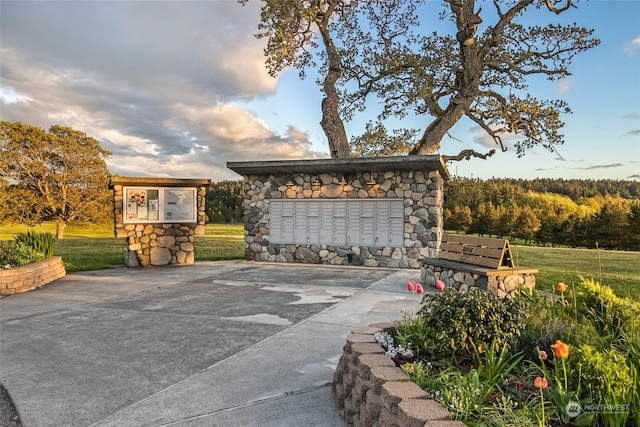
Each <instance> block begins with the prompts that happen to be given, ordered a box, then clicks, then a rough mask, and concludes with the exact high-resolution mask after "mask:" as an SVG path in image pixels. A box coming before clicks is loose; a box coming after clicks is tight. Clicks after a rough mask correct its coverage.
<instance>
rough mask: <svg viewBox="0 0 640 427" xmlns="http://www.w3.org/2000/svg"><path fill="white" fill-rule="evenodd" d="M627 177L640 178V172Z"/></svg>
mask: <svg viewBox="0 0 640 427" xmlns="http://www.w3.org/2000/svg"><path fill="white" fill-rule="evenodd" d="M627 179H640V173H637V174H635V175H631V176H628V177H627Z"/></svg>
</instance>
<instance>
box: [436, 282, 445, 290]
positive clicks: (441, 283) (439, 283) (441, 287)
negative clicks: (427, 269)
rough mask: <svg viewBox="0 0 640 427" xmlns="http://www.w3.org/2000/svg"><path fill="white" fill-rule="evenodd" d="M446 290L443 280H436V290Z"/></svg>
mask: <svg viewBox="0 0 640 427" xmlns="http://www.w3.org/2000/svg"><path fill="white" fill-rule="evenodd" d="M444 288H445V285H444V282H443V281H442V280H436V289H438V290H439V291H440V292H442V291H443V290H444Z"/></svg>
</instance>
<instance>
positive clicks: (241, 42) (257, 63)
mask: <svg viewBox="0 0 640 427" xmlns="http://www.w3.org/2000/svg"><path fill="white" fill-rule="evenodd" d="M0 19H1V22H0V24H1V25H0V31H1V33H0V36H1V38H2V45H1V51H0V55H1V56H2V64H1V68H0V76H1V86H2V87H1V90H0V102H1V103H2V104H1V105H2V118H3V120H7V121H22V122H24V123H28V124H31V125H35V126H39V127H43V128H49V127H50V126H51V125H53V124H60V125H64V126H70V127H72V128H74V129H78V130H81V131H83V132H85V133H87V134H88V135H90V136H93V137H95V138H96V139H98V140H99V141H101V144H102V145H103V146H104V148H106V149H108V150H110V151H112V152H113V158H112V159H111V160H110V161H109V168H110V170H111V171H112V172H113V173H118V174H131V175H142V176H156V175H157V176H178V177H179V176H185V177H203V178H211V179H214V180H219V179H226V178H228V177H230V176H234V175H235V174H234V173H233V172H231V171H229V170H227V169H226V161H242V160H256V159H266V158H283V159H288V158H304V157H317V156H318V154H317V153H314V152H312V151H311V150H310V148H309V147H310V143H309V138H308V132H307V131H305V130H304V129H298V128H297V127H295V126H293V125H290V126H289V128H288V129H287V130H286V131H285V132H284V133H283V134H276V133H275V132H274V131H272V130H270V129H269V127H268V126H267V125H266V124H265V123H264V122H263V121H261V120H260V119H259V118H258V117H256V115H255V113H252V112H250V111H246V110H244V109H242V108H241V107H238V106H237V105H232V103H234V102H235V103H237V102H243V101H250V100H252V99H255V98H264V97H265V96H269V95H271V94H273V93H275V90H276V86H277V80H276V79H274V78H272V77H270V76H268V74H267V72H266V69H265V66H264V56H263V51H262V49H263V45H264V40H256V39H255V37H253V33H255V31H256V29H257V24H258V22H259V19H260V4H259V2H249V3H248V4H247V6H244V7H243V6H240V5H239V4H238V3H237V2H233V1H224V2H219V1H209V2H135V1H134V2H112V1H109V2H99V1H97V2H65V1H59V2H58V1H49V2H3V5H2V15H1V16H0Z"/></svg>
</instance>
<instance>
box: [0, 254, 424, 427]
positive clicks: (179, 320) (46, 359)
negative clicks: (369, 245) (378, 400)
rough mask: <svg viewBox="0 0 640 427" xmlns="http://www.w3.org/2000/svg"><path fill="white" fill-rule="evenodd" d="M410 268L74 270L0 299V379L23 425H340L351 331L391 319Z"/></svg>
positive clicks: (225, 265) (403, 303)
mask: <svg viewBox="0 0 640 427" xmlns="http://www.w3.org/2000/svg"><path fill="white" fill-rule="evenodd" d="M418 276H419V272H418V271H415V270H387V269H370V268H357V267H348V268H346V267H328V266H308V265H299V264H296V265H283V264H267V263H249V262H245V261H224V262H200V263H196V264H194V265H191V266H174V267H159V268H150V269H124V268H123V269H114V270H102V271H94V272H85V273H77V274H71V275H68V276H66V277H64V278H62V279H59V280H58V281H56V282H54V283H52V284H49V285H47V286H45V287H44V288H42V289H40V290H37V291H34V292H30V293H26V294H20V295H13V296H11V297H8V298H3V299H2V300H0V322H1V323H0V381H1V382H2V383H3V384H4V385H5V387H6V388H7V390H8V391H9V393H10V394H11V396H12V397H13V400H14V403H15V405H16V407H17V410H18V412H19V414H20V416H21V419H22V421H23V424H24V426H25V427H36V426H88V425H95V426H142V425H149V426H157V425H189V426H191V425H194V426H196V425H203V426H204V425H207V426H218V425H219V426H229V425H238V426H240V425H242V426H300V425H313V426H343V425H345V424H344V422H343V421H342V419H340V418H339V417H338V415H337V414H336V411H335V402H334V401H333V396H332V395H331V390H330V387H329V386H328V385H327V383H328V382H330V381H331V378H332V375H333V370H334V369H335V365H336V364H337V361H338V358H339V357H340V355H341V353H342V346H343V345H344V339H345V337H346V335H348V334H349V332H350V329H351V328H353V327H354V326H361V325H365V324H368V323H371V322H380V321H389V320H395V319H398V318H400V317H401V316H402V314H401V311H402V310H411V309H412V308H413V307H414V304H413V301H411V299H410V298H409V295H408V294H407V292H406V291H405V284H406V280H407V279H412V280H417V278H418Z"/></svg>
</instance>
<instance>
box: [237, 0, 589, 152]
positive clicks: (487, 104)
mask: <svg viewBox="0 0 640 427" xmlns="http://www.w3.org/2000/svg"><path fill="white" fill-rule="evenodd" d="M239 1H240V2H241V3H246V1H247V0H239ZM578 1H579V0H493V1H482V2H476V0H443V1H442V2H441V4H442V6H441V10H440V12H441V13H440V18H441V19H443V20H445V21H447V20H448V21H450V22H451V25H450V28H451V31H450V33H437V32H429V33H427V31H428V29H429V27H428V26H427V25H428V23H429V22H431V23H432V22H433V20H434V19H435V18H436V16H435V15H436V14H437V10H436V11H435V13H434V10H433V9H434V7H436V6H435V5H434V3H433V2H426V1H425V0H398V1H389V0H367V1H358V0H263V7H262V15H261V22H260V24H259V30H260V32H259V33H258V34H257V36H258V37H266V38H267V47H266V49H265V55H266V57H267V68H268V70H269V73H270V74H271V75H273V76H275V75H277V74H278V73H279V72H280V71H282V70H283V69H285V68H287V67H293V68H297V69H298V70H299V71H300V73H301V75H302V76H304V72H305V69H306V68H307V67H309V66H315V63H314V60H313V55H312V53H313V52H314V49H315V48H316V47H317V41H316V40H317V36H318V34H319V36H320V38H321V39H322V42H323V46H324V50H321V57H322V59H323V65H322V66H321V74H322V75H324V81H323V91H324V93H325V98H324V99H323V101H322V122H321V124H322V127H323V129H324V131H325V134H326V135H327V139H328V141H329V149H330V152H331V156H332V157H334V158H335V157H348V156H349V155H350V148H349V146H348V141H347V136H346V133H345V130H344V125H343V123H342V119H341V115H342V116H343V117H345V118H346V119H350V118H351V115H352V114H353V112H354V111H357V110H364V109H365V108H366V107H367V100H368V99H370V98H371V97H375V98H376V99H378V100H380V101H381V102H382V105H383V111H382V113H381V114H380V117H379V119H380V120H383V121H384V120H385V119H387V118H389V117H391V116H396V117H400V118H402V117H404V116H405V115H406V114H408V113H409V112H413V113H415V114H416V115H418V116H425V117H429V118H428V119H426V120H425V128H424V131H423V132H422V136H421V137H420V138H418V139H417V141H416V140H414V139H413V138H412V135H413V134H412V132H401V133H399V134H394V136H389V135H388V134H387V133H386V129H385V128H384V127H380V126H378V125H371V126H370V128H368V130H367V132H365V134H364V135H363V136H362V137H356V138H355V139H354V140H353V141H352V144H351V149H352V151H353V152H354V153H353V154H355V155H390V154H398V153H402V152H405V151H406V148H407V146H410V150H409V154H416V155H426V154H433V153H435V152H436V151H438V149H439V148H440V144H441V141H442V139H443V137H444V136H446V135H447V133H448V132H449V131H450V129H451V128H452V127H453V126H454V125H455V124H456V123H457V122H458V121H459V120H460V119H462V118H464V117H467V118H468V119H470V120H471V121H472V122H473V123H475V124H476V125H477V126H479V127H480V128H481V129H483V130H484V131H485V132H486V133H487V134H488V135H489V136H490V137H491V138H493V140H494V141H495V142H496V144H497V145H498V146H499V147H500V148H501V149H503V150H504V149H506V148H505V143H504V142H503V137H504V136H505V135H510V136H516V137H518V139H517V142H516V144H515V145H516V149H517V152H518V154H519V155H522V154H524V152H525V150H526V149H528V148H531V147H533V146H535V145H542V146H544V147H545V148H547V149H549V150H555V146H556V145H557V144H562V143H563V136H562V135H561V134H560V133H559V131H560V129H561V128H562V126H563V125H564V123H563V122H562V121H561V119H560V115H561V113H569V112H570V110H569V107H568V105H567V104H566V103H565V102H564V101H562V100H540V99H537V98H536V97H535V96H534V95H532V94H530V93H528V92H527V89H528V84H529V78H530V77H531V76H535V75H540V76H544V77H547V78H548V79H550V80H554V79H559V78H562V77H566V76H568V75H569V70H568V67H569V65H570V63H571V60H572V58H573V57H574V56H575V55H576V54H578V53H580V52H582V51H585V50H588V49H590V48H592V47H595V46H597V45H598V44H599V40H597V39H594V38H593V37H592V33H593V31H592V30H588V29H585V28H582V27H578V26H577V25H575V24H573V25H561V24H554V23H552V22H551V21H552V19H551V17H554V16H556V15H560V14H565V13H569V12H571V11H572V9H575V8H576V5H577V3H578ZM480 6H485V9H487V10H485V11H482V8H481V7H480ZM487 6H488V7H487ZM540 9H541V10H540ZM545 10H546V11H547V12H548V13H549V15H548V16H549V17H550V19H548V20H547V21H545V22H542V21H541V19H542V18H544V15H542V14H541V12H543V11H545ZM536 13H537V14H536ZM524 18H530V19H531V20H537V21H536V22H539V25H534V26H529V27H525V26H524V25H523V24H521V23H519V22H520V21H521V20H523V19H524ZM425 28H426V29H427V30H425ZM336 87H338V88H340V91H339V92H338V91H336ZM339 106H340V109H339V108H338V107H339ZM373 130H375V132H372V131H373ZM381 131H384V133H382V134H381ZM372 136H373V138H372ZM375 136H378V137H380V138H375ZM398 136H402V137H403V138H404V140H400V139H399V138H398ZM380 139H382V140H388V141H390V142H392V144H393V145H395V146H396V147H398V148H399V149H398V150H394V149H393V147H384V146H381V144H380ZM493 153H494V151H493V150H492V151H490V152H489V153H486V154H482V153H477V152H475V151H473V150H470V149H467V150H463V151H462V152H461V153H459V154H458V155H456V156H447V157H449V158H450V159H457V160H460V159H463V158H467V159H468V158H470V156H477V157H483V158H485V157H487V156H489V155H492V154H493Z"/></svg>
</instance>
